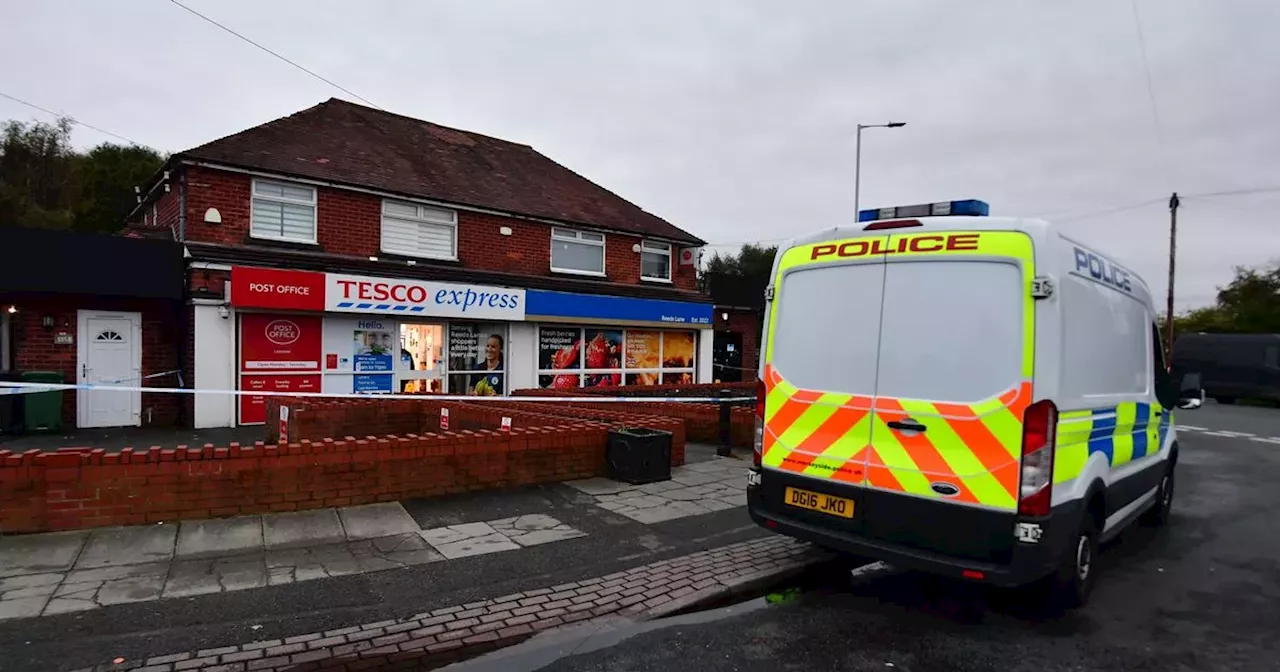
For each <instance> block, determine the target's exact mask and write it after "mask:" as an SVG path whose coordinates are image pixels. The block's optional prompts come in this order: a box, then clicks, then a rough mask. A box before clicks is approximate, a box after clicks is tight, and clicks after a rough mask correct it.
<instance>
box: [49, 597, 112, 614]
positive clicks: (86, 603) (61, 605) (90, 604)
mask: <svg viewBox="0 0 1280 672" xmlns="http://www.w3.org/2000/svg"><path fill="white" fill-rule="evenodd" d="M97 608H98V603H97V602H94V601H93V600H89V599H79V598H71V597H55V598H53V599H52V600H49V604H47V605H45V607H44V611H43V612H41V613H40V615H41V616H53V615H54V614H66V613H70V612H73V611H88V610H89V609H97Z"/></svg>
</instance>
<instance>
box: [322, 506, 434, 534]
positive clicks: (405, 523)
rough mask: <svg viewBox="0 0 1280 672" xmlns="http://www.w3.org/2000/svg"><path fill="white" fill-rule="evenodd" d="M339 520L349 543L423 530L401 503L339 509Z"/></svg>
mask: <svg viewBox="0 0 1280 672" xmlns="http://www.w3.org/2000/svg"><path fill="white" fill-rule="evenodd" d="M338 518H339V519H340V520H341V521H342V529H343V530H344V531H345V532H346V534H347V539H348V540H349V541H357V540H360V539H375V538H378V537H390V536H394V535H397V534H407V533H411V532H417V531H418V530H420V529H422V528H420V527H418V523H417V522H415V521H414V520H413V517H412V516H410V515H409V512H408V511H405V510H404V507H403V506H401V505H400V503H399V502H389V503H386V504H365V505H363V506H347V507H343V508H340V509H338Z"/></svg>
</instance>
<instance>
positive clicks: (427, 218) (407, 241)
mask: <svg viewBox="0 0 1280 672" xmlns="http://www.w3.org/2000/svg"><path fill="white" fill-rule="evenodd" d="M457 241H458V213H457V212H455V211H453V210H446V209H444V208H433V207H431V206H427V205H421V204H419V203H407V202H404V201H390V200H387V201H383V202H382V251H383V252H388V253H391V254H403V255H405V256H409V257H423V258H427V259H456V258H457V257H458V252H457Z"/></svg>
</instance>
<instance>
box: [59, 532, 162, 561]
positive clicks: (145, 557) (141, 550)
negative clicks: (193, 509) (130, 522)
mask: <svg viewBox="0 0 1280 672" xmlns="http://www.w3.org/2000/svg"><path fill="white" fill-rule="evenodd" d="M177 536H178V526H177V525H147V526H139V527H113V528H104V529H100V530H94V531H93V532H92V533H91V534H90V535H89V543H88V544H86V545H85V547H84V551H83V552H81V553H80V559H79V560H77V561H76V564H75V568H76V569H94V568H97V567H114V566H117V565H140V564H143V563H150V562H163V561H167V560H169V559H170V558H172V557H173V551H174V542H175V540H176V538H177Z"/></svg>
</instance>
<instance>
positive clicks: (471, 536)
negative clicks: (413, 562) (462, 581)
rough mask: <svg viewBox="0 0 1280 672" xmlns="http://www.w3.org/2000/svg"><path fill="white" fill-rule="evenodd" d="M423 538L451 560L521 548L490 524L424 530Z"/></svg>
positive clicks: (467, 524) (468, 524)
mask: <svg viewBox="0 0 1280 672" xmlns="http://www.w3.org/2000/svg"><path fill="white" fill-rule="evenodd" d="M421 535H422V538H423V539H425V540H426V541H427V543H429V544H431V545H432V546H433V547H435V549H436V550H437V551H439V553H440V554H441V555H443V556H444V557H446V558H449V559H450V560H452V559H454V558H465V557H468V556H472V555H483V554H485V553H497V552H499V551H514V550H518V549H519V548H520V546H519V545H518V544H516V543H515V542H513V541H511V540H510V539H508V538H506V537H505V536H503V535H502V534H500V533H499V532H498V531H497V530H494V529H493V528H492V527H490V526H489V524H488V523H466V524H463V525H453V526H450V527H442V528H436V529H433V530H423V531H422V532H421Z"/></svg>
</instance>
